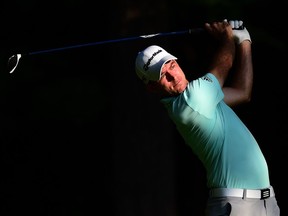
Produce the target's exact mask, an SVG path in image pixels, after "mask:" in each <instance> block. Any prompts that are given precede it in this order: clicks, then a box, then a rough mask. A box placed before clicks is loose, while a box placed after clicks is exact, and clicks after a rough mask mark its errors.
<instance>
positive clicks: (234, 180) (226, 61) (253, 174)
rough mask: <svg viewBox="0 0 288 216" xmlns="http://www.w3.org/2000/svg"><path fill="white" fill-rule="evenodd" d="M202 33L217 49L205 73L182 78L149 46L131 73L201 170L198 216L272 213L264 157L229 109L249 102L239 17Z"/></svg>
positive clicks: (249, 71) (248, 58)
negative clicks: (203, 201)
mask: <svg viewBox="0 0 288 216" xmlns="http://www.w3.org/2000/svg"><path fill="white" fill-rule="evenodd" d="M240 27H242V28H240ZM204 28H205V30H206V31H207V32H208V34H210V35H211V36H212V37H213V38H214V39H215V40H216V41H217V44H218V46H217V50H216V51H215V53H214V56H213V58H212V61H211V62H210V63H209V67H208V71H207V73H206V74H204V75H202V76H201V77H199V78H196V79H194V80H187V78H186V75H185V73H184V72H183V70H182V69H181V66H180V65H179V64H178V62H177V57H175V56H174V55H172V54H170V53H168V52H167V51H166V50H165V49H163V48H162V47H159V46H157V45H151V46H149V47H147V48H145V49H144V50H143V51H140V52H139V53H138V55H137V56H136V61H135V69H136V74H137V75H138V77H139V78H140V79H141V80H142V81H143V82H144V84H145V87H146V88H147V90H148V91H149V92H151V93H153V94H157V95H158V96H159V100H160V101H161V102H162V103H163V105H164V106H165V108H166V109H167V112H168V114H169V116H170V117H171V120H172V121H173V122H174V123H175V126H176V128H177V129H178V131H179V133H180V134H181V135H182V137H183V139H184V140H185V142H186V143H187V145H189V146H190V147H191V149H192V151H193V152H194V153H195V155H197V157H198V158H199V159H200V160H201V162H202V163H203V165H204V167H205V169H206V173H207V187H208V188H209V191H210V193H209V197H208V200H207V206H206V210H205V215H206V216H220V215H221V216H224V215H225V216H227V215H230V216H279V215H280V208H279V206H278V204H277V201H276V198H275V192H274V190H273V187H272V186H271V184H270V178H269V170H268V166H267V163H266V160H265V157H264V155H263V153H262V151H261V149H260V147H259V145H258V143H257V141H256V139H255V138H254V136H253V135H252V134H251V132H250V131H249V129H248V128H247V127H246V126H245V124H244V123H243V122H242V121H241V120H240V118H239V117H238V116H237V115H236V113H235V112H234V111H233V109H232V108H233V107H235V106H236V105H239V104H243V103H246V102H249V101H250V99H251V93H252V85H253V65H252V53H251V43H252V41H251V38H250V34H249V32H248V30H247V29H246V27H244V25H243V22H242V21H241V20H231V21H227V20H224V21H221V22H213V23H206V24H205V25H204ZM232 67H233V73H230V74H231V76H232V77H229V82H227V81H228V75H230V74H229V72H230V71H232ZM230 78H231V79H230ZM228 84H229V85H228ZM195 175H197V174H195ZM194 195H195V194H194Z"/></svg>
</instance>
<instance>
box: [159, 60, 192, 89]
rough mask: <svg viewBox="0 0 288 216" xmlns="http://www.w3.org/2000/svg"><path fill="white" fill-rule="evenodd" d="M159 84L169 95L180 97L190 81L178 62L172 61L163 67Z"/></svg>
mask: <svg viewBox="0 0 288 216" xmlns="http://www.w3.org/2000/svg"><path fill="white" fill-rule="evenodd" d="M158 84H159V85H160V86H161V87H162V88H163V90H164V91H165V92H167V93H168V94H169V95H178V94H179V93H181V92H183V91H184V90H185V88H186V86H187V84H188V81H187V79H186V77H185V74H184V72H183V71H182V69H181V68H180V66H179V65H178V63H177V61H176V60H170V61H168V62H166V63H165V64H164V65H163V68H162V71H161V78H160V80H159V81H158Z"/></svg>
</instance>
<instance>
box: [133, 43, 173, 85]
mask: <svg viewBox="0 0 288 216" xmlns="http://www.w3.org/2000/svg"><path fill="white" fill-rule="evenodd" d="M172 59H177V58H176V57H175V56H173V55H171V54H170V53H168V52H167V51H166V50H164V49H163V48H162V47H160V46H156V45H152V46H149V47H147V48H146V49H144V50H143V51H141V52H139V53H138V55H137V57H136V61H135V70H136V74H137V75H138V77H139V78H140V79H141V80H142V81H143V82H144V83H145V84H147V83H148V82H149V81H158V80H159V79H160V77H161V70H162V67H163V65H164V64H165V63H166V62H167V61H170V60H172Z"/></svg>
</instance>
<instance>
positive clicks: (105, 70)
mask: <svg viewBox="0 0 288 216" xmlns="http://www.w3.org/2000/svg"><path fill="white" fill-rule="evenodd" d="M0 12H1V20H0V22H1V29H2V31H1V38H2V39H1V41H0V44H1V48H0V53H1V59H0V61H1V71H0V74H1V80H0V88H1V92H0V96H1V98H0V106H1V107H0V108H1V110H0V111H1V112H0V141H1V146H2V166H1V167H2V172H1V173H2V178H1V179H2V184H1V186H2V188H1V191H2V192H1V194H2V197H3V201H2V209H1V215H3V216H8V215H20V214H29V215H73V216H74V215H81V216H82V215H88V214H89V215H115V216H116V215H117V216H120V215H121V216H122V215H123V216H146V215H147V216H148V215H149V216H154V215H155V216H156V215H157V216H160V215H161V216H162V215H163V216H176V215H177V216H186V215H187V216H188V215H202V214H203V210H204V208H205V202H206V198H207V190H206V179H205V174H204V171H203V167H202V165H201V164H200V163H199V161H198V160H197V159H196V158H195V156H194V155H193V154H192V152H191V150H190V149H189V148H188V147H187V146H186V145H185V144H184V142H183V140H182V138H181V137H180V136H179V135H178V133H177V132H176V130H175V128H174V125H173V124H172V123H171V121H170V120H169V119H168V117H167V114H166V112H165V110H164V109H163V107H162V106H161V105H160V104H159V103H158V101H157V100H156V99H154V98H153V97H150V95H148V94H147V93H146V92H145V91H144V88H143V85H142V83H141V82H140V81H139V80H138V79H137V77H136V75H135V72H134V60H135V57H136V54H137V52H138V51H140V50H142V49H143V48H144V47H146V46H147V45H150V44H158V45H161V46H163V47H165V48H166V49H167V50H168V51H170V52H171V53H173V54H174V55H175V56H177V57H178V59H179V62H180V64H181V65H182V66H183V68H184V69H185V71H192V72H193V71H194V72H197V71H199V70H201V69H202V68H203V67H205V66H203V65H205V61H206V59H205V58H200V59H197V57H196V56H193V51H194V49H197V50H198V51H199V52H200V53H201V54H203V53H204V54H203V55H204V56H203V57H205V50H207V49H206V48H207V47H208V50H209V44H208V45H207V41H206V38H205V37H199V36H190V35H178V36H168V37H160V38H151V39H145V40H137V41H125V42H121V43H113V44H110V43H109V44H104V45H97V46H87V47H82V48H77V49H69V50H68V49H66V50H63V51H60V52H54V53H45V54H39V55H28V56H23V57H22V58H21V60H20V62H19V65H18V67H17V69H16V70H15V71H14V72H13V73H12V74H9V73H8V71H7V70H6V65H7V61H8V58H9V57H10V56H11V55H13V54H16V53H31V52H34V51H38V50H48V49H52V48H58V47H67V46H71V45H76V44H85V43H91V42H97V41H106V40H110V39H117V38H125V37H130V36H139V35H146V34H152V33H159V32H171V31H181V30H186V29H188V28H194V27H199V26H202V25H203V24H204V22H206V21H215V20H223V19H225V18H227V19H242V20H243V21H244V23H245V25H246V27H247V29H248V30H249V32H250V35H251V38H252V44H253V60H254V72H255V82H254V91H253V100H252V102H251V103H250V104H249V105H246V106H245V107H240V108H239V109H238V110H236V111H237V112H238V114H239V116H240V117H241V118H242V119H243V121H244V122H245V123H246V124H247V126H248V127H249V128H250V130H251V131H252V133H253V134H254V136H255V138H256V139H257V140H258V142H259V145H260V147H261V149H262V151H263V153H264V155H265V157H266V160H267V162H268V166H269V168H270V178H271V184H272V185H273V186H274V189H275V192H276V195H277V200H278V204H279V206H280V208H281V215H287V214H288V213H287V209H285V206H284V205H285V203H287V195H286V184H285V183H286V182H285V183H284V173H285V171H286V170H287V169H286V164H287V156H286V154H285V150H284V149H285V148H286V144H287V139H286V136H287V134H286V133H287V124H286V123H287V112H286V111H287V108H286V104H287V83H286V79H287V75H286V67H287V66H286V62H287V53H286V51H287V42H286V41H287V33H286V30H285V26H286V23H285V22H286V21H285V20H286V18H287V15H286V3H284V1H283V2H281V1H273V2H268V1H267V2H265V1H241V2H240V1H239V2H231V1H200V0H199V1H188V0H181V1H177V2H175V1H168V0H167V1H165V0H161V1H150V0H149V1H132V0H127V1H123V0H122V1H115V0H114V1H112V0H111V1H109V0H108V1H104V2H94V1H91V2H89V1H83V0H82V1H79V0H74V1H32V0H29V1H20V0H18V1H10V2H6V4H5V6H1V8H0ZM272 14H273V15H272ZM190 47H191V49H190ZM202 48H203V49H202ZM203 51H204V52H203ZM193 60H194V61H193ZM196 60H197V61H196ZM188 76H189V75H188Z"/></svg>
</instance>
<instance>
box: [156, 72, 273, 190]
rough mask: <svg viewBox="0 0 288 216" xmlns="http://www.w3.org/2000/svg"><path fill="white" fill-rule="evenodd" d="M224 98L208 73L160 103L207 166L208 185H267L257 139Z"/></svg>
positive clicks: (218, 85)
mask: <svg viewBox="0 0 288 216" xmlns="http://www.w3.org/2000/svg"><path fill="white" fill-rule="evenodd" d="M223 99H224V94H223V91H222V89H221V86H220V84H219V82H218V80H217V79H216V77H215V76H214V75H213V74H211V73H207V74H206V75H204V76H202V77H200V78H198V79H196V80H193V81H191V82H190V83H189V84H188V86H187V88H186V89H185V91H184V92H183V93H182V94H180V95H179V96H177V97H170V98H165V99H161V102H162V103H163V104H164V106H165V107H166V109H167V111H168V114H169V116H170V117H171V119H172V121H173V122H174V123H175V125H176V127H177V129H178V131H179V133H180V134H181V135H182V137H183V138H184V140H185V142H186V143H187V144H188V145H189V146H190V147H191V149H192V151H193V152H194V153H195V154H196V155H197V156H198V157H199V159H200V160H201V161H202V163H203V165H204V167H205V168H206V173H207V186H208V187H209V188H219V187H224V188H246V189H261V188H266V187H269V186H270V182H269V174H268V167H267V163H266V160H265V158H264V156H263V154H262V151H261V149H260V148H259V145H258V143H257V141H256V140H255V138H254V137H253V135H252V134H251V132H250V131H249V129H248V128H247V127H246V126H245V125H244V123H243V122H242V121H241V120H240V119H239V117H238V116H237V115H236V113H235V112H234V111H233V109H231V108H230V107H229V106H227V105H226V104H225V102H224V101H223ZM196 175H197V174H196V173H195V176H196Z"/></svg>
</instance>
